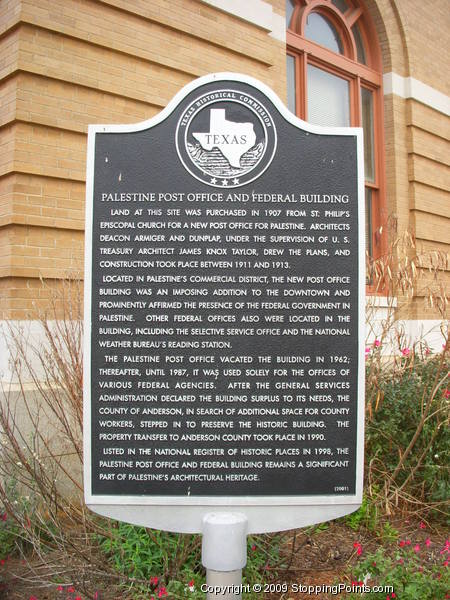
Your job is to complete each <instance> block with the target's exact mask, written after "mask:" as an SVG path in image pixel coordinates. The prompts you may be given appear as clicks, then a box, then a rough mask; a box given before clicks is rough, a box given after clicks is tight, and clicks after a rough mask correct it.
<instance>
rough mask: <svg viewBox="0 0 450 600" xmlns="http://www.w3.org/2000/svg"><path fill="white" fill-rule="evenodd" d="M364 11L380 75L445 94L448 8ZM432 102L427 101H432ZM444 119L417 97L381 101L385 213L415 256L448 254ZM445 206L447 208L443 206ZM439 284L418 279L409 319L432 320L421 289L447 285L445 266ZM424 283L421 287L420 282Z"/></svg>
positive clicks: (400, 3) (436, 2) (406, 4)
mask: <svg viewBox="0 0 450 600" xmlns="http://www.w3.org/2000/svg"><path fill="white" fill-rule="evenodd" d="M368 8H369V10H370V12H371V14H372V16H373V18H374V20H375V21H376V23H377V30H378V33H379V38H380V42H381V45H382V51H383V71H384V72H386V73H390V72H394V73H395V74H396V75H400V76H402V77H405V78H408V77H411V78H414V79H417V80H419V81H420V82H422V83H424V84H426V85H428V86H431V87H432V88H433V89H435V90H438V91H441V92H443V93H446V94H449V90H450V88H449V80H448V77H445V76H443V73H447V72H448V59H447V57H448V52H447V48H448V45H449V34H450V11H449V10H448V4H447V3H446V2H445V1H443V0H433V2H422V1H421V0H411V1H410V0H396V1H395V2H394V1H393V0H374V1H371V2H368ZM430 100H432V98H431V97H430ZM449 133H450V120H449V119H448V117H447V116H446V115H444V114H443V113H442V112H440V111H439V110H436V109H435V108H432V107H430V106H427V105H426V104H423V103H421V102H418V101H417V99H406V100H405V99H402V98H400V97H399V96H395V95H392V94H390V95H388V96H385V138H386V178H387V179H386V180H387V209H388V214H389V215H390V216H393V217H395V219H396V220H397V227H398V229H397V232H398V233H401V232H403V231H410V232H411V233H413V234H414V235H415V237H416V243H417V252H418V253H422V252H431V251H433V250H435V249H436V250H439V252H440V253H442V254H444V255H446V254H447V255H448V252H449V250H450V246H449V243H448V240H449V237H450V236H449V231H450V223H449V218H448V217H449V211H448V206H450V194H449V192H450V168H449V156H450V154H449V149H450V144H449V137H450V136H449ZM446 207H447V208H446ZM438 280H439V281H437V282H436V281H434V282H430V281H428V280H427V279H426V278H425V279H423V280H421V285H422V288H420V289H419V288H418V289H417V292H416V293H417V299H416V301H415V302H414V303H413V305H412V307H411V308H410V311H409V313H407V314H406V317H407V318H414V319H425V318H438V317H439V316H440V315H439V311H437V310H436V309H434V310H433V309H432V308H429V307H427V305H426V302H425V299H426V293H425V292H424V290H425V289H426V288H427V285H428V284H429V283H433V285H434V288H435V289H438V288H439V287H441V286H444V288H445V287H446V290H447V294H448V292H449V288H448V266H447V269H446V270H443V271H442V272H440V273H439V274H438ZM425 284H427V285H425Z"/></svg>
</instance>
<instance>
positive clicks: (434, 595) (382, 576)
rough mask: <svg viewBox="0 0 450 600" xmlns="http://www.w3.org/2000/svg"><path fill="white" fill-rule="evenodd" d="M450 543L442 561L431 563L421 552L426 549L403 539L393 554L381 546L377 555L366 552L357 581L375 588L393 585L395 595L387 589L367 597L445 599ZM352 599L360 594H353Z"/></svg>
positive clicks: (444, 549)
mask: <svg viewBox="0 0 450 600" xmlns="http://www.w3.org/2000/svg"><path fill="white" fill-rule="evenodd" d="M447 551H448V542H447V544H446V546H445V547H444V548H443V550H442V551H441V554H440V556H442V557H443V558H442V563H443V564H435V563H429V562H427V560H425V559H424V558H423V557H422V556H421V555H422V554H423V548H421V547H420V546H419V545H418V544H416V545H413V544H411V543H409V542H406V541H401V542H400V544H399V545H398V546H397V548H396V550H395V552H394V555H393V556H391V555H390V554H388V553H387V552H386V549H385V548H379V549H378V550H377V551H376V552H375V553H374V554H369V555H367V556H366V557H365V558H364V559H363V560H361V562H359V563H358V565H357V567H356V569H355V572H354V577H355V578H356V581H364V583H365V584H366V585H367V586H368V587H370V588H373V587H374V586H392V587H393V588H394V592H393V595H392V594H388V595H387V596H386V591H384V592H367V593H365V594H364V598H367V600H372V599H382V600H386V598H389V599H390V598H391V597H392V598H397V599H398V600H418V599H419V598H420V600H444V598H446V597H448V596H446V593H447V591H448V589H449V585H450V578H449V575H448V561H447V559H446V556H447V554H446V553H447ZM350 598H351V600H356V598H358V599H359V598H361V595H360V594H359V595H353V594H352V595H351V596H350Z"/></svg>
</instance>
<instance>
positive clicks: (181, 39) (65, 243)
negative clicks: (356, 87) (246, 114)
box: [0, 0, 450, 318]
mask: <svg viewBox="0 0 450 600" xmlns="http://www.w3.org/2000/svg"><path fill="white" fill-rule="evenodd" d="M270 4H271V5H272V7H273V10H274V12H275V13H276V14H278V15H283V14H284V10H285V0H270ZM366 5H367V8H368V10H369V12H370V14H371V17H372V19H373V22H374V25H375V28H376V29H377V33H378V37H379V40H380V44H381V48H382V58H383V71H384V72H391V71H393V72H395V73H396V74H398V75H401V76H403V77H410V76H411V77H414V78H416V79H419V80H420V81H423V82H424V83H426V84H428V85H430V86H432V87H434V88H435V89H438V90H441V91H444V92H446V93H449V92H448V78H446V77H443V73H446V72H447V68H448V65H446V56H447V54H446V53H447V48H448V35H449V32H450V27H449V25H450V23H449V17H450V11H448V10H447V9H448V5H447V2H446V0H433V1H432V2H431V3H424V2H422V0H395V1H394V0H366ZM215 71H237V72H243V73H247V74H249V75H252V76H254V77H257V78H258V79H260V80H262V81H263V82H265V83H267V84H268V85H269V86H270V87H272V88H273V89H274V90H275V91H276V92H277V93H278V95H279V96H280V97H281V98H285V94H286V73H285V46H284V44H283V43H282V42H280V41H277V40H275V39H273V38H271V37H270V36H269V35H268V33H267V31H265V30H263V29H262V28H261V27H258V26H254V25H252V24H251V23H248V22H246V21H244V20H242V19H240V18H239V17H237V16H235V15H231V14H227V13H225V12H223V11H219V10H217V9H215V8H214V7H212V6H210V5H208V4H206V3H203V2H200V1H199V0H170V1H169V0H152V1H149V0H133V2H130V1H129V0H104V1H102V2H98V1H94V0H64V1H63V2H61V1H59V0H39V2H36V1H35V0H4V1H3V2H1V3H0V128H1V140H0V261H1V262H0V265H1V266H0V268H1V271H0V273H1V274H2V276H3V278H4V279H0V283H1V285H0V293H1V294H2V295H1V300H0V302H1V304H0V306H1V307H2V309H3V310H8V311H9V314H10V315H14V316H15V318H26V317H27V311H28V310H29V309H30V306H31V304H30V303H32V301H33V294H34V295H35V299H38V300H39V302H41V303H42V302H45V300H46V296H45V294H43V295H40V294H41V293H40V292H38V289H39V286H40V285H41V283H40V281H39V277H41V276H45V277H49V278H50V281H52V282H53V284H52V285H56V282H57V280H58V278H60V277H64V275H65V274H67V273H73V272H75V271H76V270H77V269H78V268H79V267H80V261H81V258H82V238H83V235H82V232H83V226H84V179H85V169H86V131H87V125H88V124H89V123H99V122H100V123H102V122H103V123H129V122H138V121H142V120H145V119H148V118H150V117H151V116H153V115H155V114H156V113H157V112H159V111H160V110H161V108H162V107H164V106H165V105H166V104H167V102H168V101H169V100H170V99H171V98H172V97H173V95H174V94H175V93H176V92H177V91H179V89H180V88H181V87H182V86H183V85H185V84H186V83H188V82H189V81H191V80H192V79H193V78H195V77H197V76H200V75H203V74H206V73H210V72H215ZM448 138H449V120H448V118H446V117H444V115H442V113H439V112H438V111H436V110H433V109H432V108H430V107H427V106H425V105H423V104H420V103H418V102H417V101H414V100H404V99H402V98H399V97H398V96H393V95H390V96H386V97H385V140H386V188H387V211H386V215H385V216H386V217H387V216H392V215H393V216H395V218H396V220H397V224H398V230H399V231H404V230H406V229H413V230H414V231H415V233H416V236H417V242H418V247H419V245H420V247H422V248H426V249H427V248H431V249H433V248H438V249H440V250H443V251H446V250H448V245H447V244H448V242H447V239H448V237H449V236H448V210H446V209H445V208H444V207H445V206H446V205H447V206H448V192H449V186H450V183H449V174H448V171H449V166H448V155H449V153H448ZM8 290H9V291H8ZM10 292H11V293H10ZM19 300H20V302H19ZM16 301H17V302H16ZM416 304H417V306H418V305H419V304H418V303H416ZM414 314H415V315H416V316H420V315H421V314H422V313H420V311H419V309H417V310H416V309H415V312H414ZM423 314H425V312H424V313H423ZM426 314H428V313H426ZM28 316H30V315H28Z"/></svg>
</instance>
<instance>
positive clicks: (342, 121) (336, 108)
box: [308, 65, 350, 127]
mask: <svg viewBox="0 0 450 600" xmlns="http://www.w3.org/2000/svg"><path fill="white" fill-rule="evenodd" d="M308 121H309V123H315V124H316V125H328V126H330V127H348V126H349V125H350V89H349V83H348V81H347V80H346V79H342V78H341V77H338V76H337V75H333V74H332V73H328V71H323V70H322V69H319V68H317V67H314V66H313V65H308Z"/></svg>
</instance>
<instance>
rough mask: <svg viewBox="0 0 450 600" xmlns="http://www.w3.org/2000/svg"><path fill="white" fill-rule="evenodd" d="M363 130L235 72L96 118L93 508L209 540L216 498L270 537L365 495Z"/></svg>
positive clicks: (89, 319) (90, 315) (90, 200)
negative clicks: (161, 102)
mask: <svg viewBox="0 0 450 600" xmlns="http://www.w3.org/2000/svg"><path fill="white" fill-rule="evenodd" d="M361 135H362V134H361V130H359V129H351V128H346V129H336V128H332V129H326V128H320V127H316V126H312V125H308V124H306V123H304V122H302V121H300V120H299V119H297V118H296V117H294V116H293V115H292V114H291V113H290V112H289V111H288V110H287V109H286V108H285V107H284V105H282V103H281V102H280V100H279V99H278V98H277V97H276V96H275V94H274V93H273V92H272V91H271V90H269V89H268V88H267V87H266V86H264V85H263V84H261V83H260V82H258V81H256V80H254V79H251V78H248V77H245V76H241V75H235V74H220V75H212V76H207V77H204V78H201V79H199V80H197V81H195V82H193V83H192V84H190V85H188V86H187V87H186V88H184V89H183V90H182V91H181V92H180V93H179V94H178V95H177V96H176V97H175V98H174V100H173V101H172V102H171V103H170V104H169V106H168V107H167V108H166V109H165V110H164V111H162V112H161V113H160V114H159V115H158V116H156V117H154V118H153V119H151V120H149V121H147V122H144V123H139V124H138V125H131V126H128V125H118V126H114V125H112V126H111V125H105V126H100V125H97V126H91V127H90V128H89V158H88V186H87V222H86V293H85V296H86V297H85V320H86V334H85V339H86V343H85V494H86V502H87V504H88V505H90V506H91V507H92V508H93V510H96V511H97V512H100V513H102V514H107V515H111V516H118V517H119V518H123V519H124V520H129V521H132V522H136V523H140V522H142V523H144V524H146V525H150V526H154V527H161V528H166V529H174V530H180V531H196V530H199V529H200V521H201V517H202V514H204V512H205V510H206V507H209V509H208V510H211V508H215V509H216V508H217V509H218V508H221V509H224V508H225V507H226V508H227V509H229V508H230V507H239V510H240V511H242V512H244V513H245V514H247V515H248V518H249V523H250V530H252V531H269V530H271V529H272V530H276V529H283V528H286V527H292V526H300V525H304V524H307V523H312V522H316V521H320V520H325V519H327V518H333V517H335V516H339V515H342V514H346V513H348V512H351V511H352V510H355V509H356V508H357V506H358V505H359V504H360V502H361V496H362V469H363V441H362V436H363V431H362V429H363V419H364V402H363V394H364V386H363V370H364V334H363V324H364V308H365V306H364V286H365V279H364V225H363V224H364V216H363V206H364V201H363V173H362V169H363V157H362V139H361ZM180 506H185V509H184V510H183V512H182V514H181V515H180V511H179V507H180ZM273 506H283V510H282V511H277V513H279V514H277V515H276V516H275V515H274V511H272V512H271V515H272V516H271V517H270V518H268V516H267V515H268V512H267V511H270V510H272V509H270V507H273ZM137 507H139V508H137Z"/></svg>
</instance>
